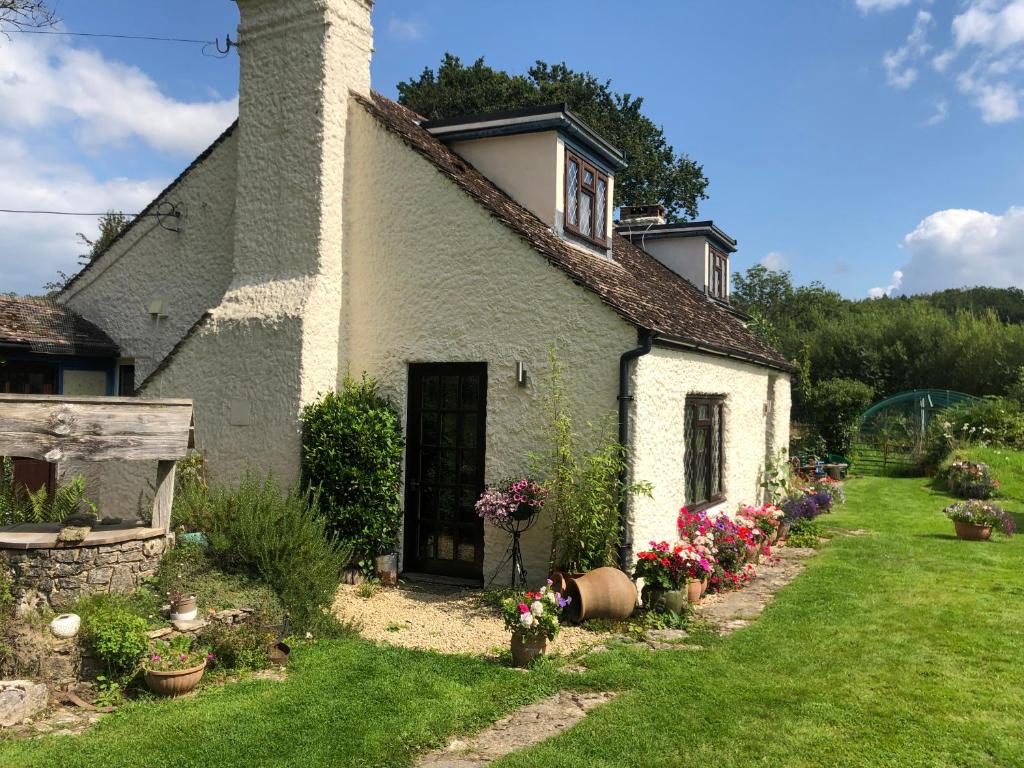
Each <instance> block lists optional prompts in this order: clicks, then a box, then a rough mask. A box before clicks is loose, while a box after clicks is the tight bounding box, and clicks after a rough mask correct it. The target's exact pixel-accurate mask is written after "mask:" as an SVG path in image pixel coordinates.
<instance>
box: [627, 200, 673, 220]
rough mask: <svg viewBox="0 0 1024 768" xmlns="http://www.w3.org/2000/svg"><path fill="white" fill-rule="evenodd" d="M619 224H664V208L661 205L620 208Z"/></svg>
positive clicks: (651, 204) (652, 204)
mask: <svg viewBox="0 0 1024 768" xmlns="http://www.w3.org/2000/svg"><path fill="white" fill-rule="evenodd" d="M619 222H620V223H621V224H627V223H628V224H641V223H643V224H664V223H665V206H664V205H662V204H661V203H650V204H648V205H623V206H620V207H619Z"/></svg>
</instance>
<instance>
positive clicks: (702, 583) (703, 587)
mask: <svg viewBox="0 0 1024 768" xmlns="http://www.w3.org/2000/svg"><path fill="white" fill-rule="evenodd" d="M709 584H711V577H710V576H705V577H704V578H703V579H701V580H700V596H701V597H704V595H705V593H706V592H707V591H708V585H709Z"/></svg>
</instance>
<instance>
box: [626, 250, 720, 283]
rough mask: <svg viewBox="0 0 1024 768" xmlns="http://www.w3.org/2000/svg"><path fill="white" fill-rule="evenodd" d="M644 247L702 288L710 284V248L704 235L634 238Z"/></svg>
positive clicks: (678, 273)
mask: <svg viewBox="0 0 1024 768" xmlns="http://www.w3.org/2000/svg"><path fill="white" fill-rule="evenodd" d="M633 244H634V245H636V246H637V247H639V248H643V249H644V250H645V251H647V252H648V253H649V254H651V256H653V257H654V258H656V259H657V260H658V261H660V262H661V263H662V264H664V265H665V266H666V267H668V268H669V269H671V270H672V271H673V272H675V273H676V274H677V275H680V276H681V277H685V278H686V279H687V280H689V281H690V282H691V283H693V284H694V285H696V286H697V287H698V288H699V289H700V290H702V291H703V290H704V288H705V286H706V285H708V249H707V240H705V239H704V238H703V237H676V238H671V239H669V238H665V239H663V240H641V239H640V238H634V239H633Z"/></svg>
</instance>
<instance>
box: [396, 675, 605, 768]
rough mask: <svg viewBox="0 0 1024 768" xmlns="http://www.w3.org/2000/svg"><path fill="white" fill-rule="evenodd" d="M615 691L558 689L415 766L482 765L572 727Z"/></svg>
mask: <svg viewBox="0 0 1024 768" xmlns="http://www.w3.org/2000/svg"><path fill="white" fill-rule="evenodd" d="M615 695H616V694H614V693H576V692H574V691H559V692H558V693H556V694H555V695H554V696H549V697H547V698H546V699H541V700H540V701H537V702H534V703H533V704H530V705H528V706H525V707H523V708H521V709H517V710H516V711H515V712H513V713H512V714H510V715H508V716H506V717H504V718H502V719H501V720H499V721H498V722H496V723H495V724H494V725H492V726H491V727H489V728H487V729H486V730H484V731H481V732H480V733H478V734H477V735H476V736H473V737H472V738H469V739H466V740H462V739H455V740H453V741H451V742H450V743H449V744H448V746H447V747H445V748H443V749H438V750H434V751H433V752H429V753H428V754H426V755H424V756H423V757H421V758H420V759H419V760H418V761H417V762H416V763H415V766H416V768H479V766H483V765H488V764H490V763H492V762H494V761H495V760H497V759H499V758H501V757H504V756H505V755H508V754H511V753H512V752H518V751H519V750H522V749H526V748H527V747H532V746H533V745H534V744H539V743H540V742H542V741H546V740H547V739H550V738H551V737H552V736H557V735H558V734H559V733H561V732H563V731H565V730H566V729H568V728H570V727H572V726H573V725H575V724H576V723H578V722H579V721H580V720H582V719H583V718H584V717H586V715H587V713H588V712H589V711H590V710H592V709H594V708H595V707H598V706H600V705H601V704H604V703H606V702H608V701H611V700H612V699H613V698H615Z"/></svg>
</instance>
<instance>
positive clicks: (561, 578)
mask: <svg viewBox="0 0 1024 768" xmlns="http://www.w3.org/2000/svg"><path fill="white" fill-rule="evenodd" d="M582 575H583V574H582V573H564V572H563V571H555V572H554V573H552V574H551V576H550V578H551V588H552V589H553V590H555V592H559V593H561V594H562V595H565V594H567V593H568V592H569V582H570V581H572V580H573V579H578V578H579V577H580V576H582Z"/></svg>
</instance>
